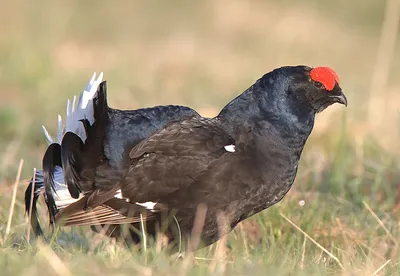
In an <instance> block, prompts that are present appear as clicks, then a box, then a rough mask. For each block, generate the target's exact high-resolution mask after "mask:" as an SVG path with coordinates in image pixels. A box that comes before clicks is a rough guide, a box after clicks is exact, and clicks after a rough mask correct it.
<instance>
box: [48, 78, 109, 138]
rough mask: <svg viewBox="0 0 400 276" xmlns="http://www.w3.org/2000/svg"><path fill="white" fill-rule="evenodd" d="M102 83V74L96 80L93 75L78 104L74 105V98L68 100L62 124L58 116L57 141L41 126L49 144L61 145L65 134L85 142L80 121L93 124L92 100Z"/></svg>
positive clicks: (83, 130) (84, 134)
mask: <svg viewBox="0 0 400 276" xmlns="http://www.w3.org/2000/svg"><path fill="white" fill-rule="evenodd" d="M102 81H103V73H100V74H99V76H98V77H97V78H96V73H94V74H93V76H92V78H91V79H90V81H89V83H88V84H87V85H86V89H85V90H84V91H83V92H82V93H81V94H80V95H79V100H78V103H76V96H74V97H73V99H72V104H71V100H70V99H68V101H67V107H66V115H67V116H66V119H65V122H64V124H65V125H64V124H63V121H62V118H61V116H60V115H58V131H57V141H55V140H54V139H53V137H52V136H51V135H50V134H49V133H48V131H47V130H46V128H45V127H44V126H42V128H43V132H44V135H45V137H46V140H47V142H48V143H49V144H51V143H55V142H57V143H59V144H61V141H62V138H63V136H64V134H65V133H66V132H73V133H75V134H76V135H78V136H79V137H80V138H81V139H82V141H85V140H86V133H85V129H84V127H83V125H82V122H81V121H80V120H84V119H87V120H89V123H90V124H93V123H94V114H93V98H95V97H96V92H97V88H98V86H99V85H100V83H101V82H102Z"/></svg>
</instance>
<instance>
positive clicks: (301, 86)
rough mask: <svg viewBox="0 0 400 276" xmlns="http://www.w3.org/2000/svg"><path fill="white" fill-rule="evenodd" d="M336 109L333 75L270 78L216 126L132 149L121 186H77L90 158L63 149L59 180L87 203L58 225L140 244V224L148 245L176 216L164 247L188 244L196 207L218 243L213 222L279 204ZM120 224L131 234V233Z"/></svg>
mask: <svg viewBox="0 0 400 276" xmlns="http://www.w3.org/2000/svg"><path fill="white" fill-rule="evenodd" d="M102 89H105V88H102V85H100V88H99V91H101V90H102ZM334 103H341V104H344V105H347V100H346V97H345V95H344V94H343V92H342V89H341V88H340V86H339V78H338V76H337V74H336V73H335V72H334V71H333V70H332V69H330V68H328V67H316V68H310V67H307V66H287V67H281V68H278V69H275V70H273V71H272V72H270V73H267V74H265V75H264V76H263V77H262V78H261V79H259V80H258V81H256V82H255V83H254V84H253V85H252V86H251V87H250V88H248V89H247V90H246V91H245V92H243V93H242V94H241V95H239V96H238V97H237V98H235V99H234V100H232V101H231V102H230V103H229V104H228V105H226V106H225V107H224V108H223V109H222V111H221V112H220V113H219V115H218V116H216V117H215V118H203V117H199V116H193V117H191V118H188V119H182V120H179V121H176V122H170V123H168V124H166V125H165V126H164V127H162V128H160V129H159V130H157V131H156V132H154V133H153V134H150V135H149V136H148V137H146V138H145V139H144V140H142V141H140V142H139V143H138V144H136V145H135V146H133V147H132V148H131V149H129V150H128V151H127V152H129V159H126V160H123V162H122V166H121V170H122V172H118V173H117V175H122V177H121V179H120V180H119V181H117V182H115V183H114V184H113V185H112V186H104V185H102V184H101V183H100V185H98V184H97V182H96V181H92V182H90V183H87V181H85V180H83V181H81V179H82V178H83V179H84V177H85V176H86V175H91V174H93V173H92V172H90V171H89V172H85V173H84V174H83V175H80V174H79V171H82V170H80V167H79V166H80V165H81V162H80V160H79V159H82V160H83V159H85V158H86V157H85V156H81V157H80V158H75V157H74V155H73V154H74V153H75V152H76V150H74V149H75V145H76V144H75V143H74V141H73V140H71V141H72V144H73V145H74V147H67V149H68V151H69V150H71V151H72V153H73V154H72V155H71V154H70V153H69V152H68V151H66V152H64V151H62V155H64V154H66V155H68V157H69V159H68V160H69V164H68V166H69V167H68V170H65V169H64V175H65V179H66V180H67V185H68V188H69V190H70V191H72V192H73V191H81V192H82V193H83V197H82V198H80V199H79V200H77V201H76V202H74V203H72V204H71V205H69V206H67V207H65V208H64V209H62V210H61V211H59V212H58V213H57V215H56V216H55V220H56V223H60V224H65V225H88V224H89V225H101V226H104V227H105V228H104V229H103V230H104V231H105V232H106V234H108V235H110V236H113V237H121V236H128V237H129V238H130V239H131V241H133V242H134V243H136V242H140V231H138V229H140V227H141V226H143V224H144V222H145V224H146V227H145V231H146V233H147V234H148V235H150V236H154V235H155V234H156V232H157V229H160V228H162V227H161V226H160V225H163V223H164V221H165V220H167V219H166V218H170V217H171V215H170V216H168V214H173V215H172V217H173V220H174V221H173V223H172V224H174V222H175V227H170V228H168V227H167V228H165V229H166V230H165V232H166V235H167V236H168V238H169V239H170V241H174V240H176V239H177V238H178V237H179V239H181V240H186V239H187V238H190V235H191V232H192V228H193V225H194V221H195V217H196V211H197V210H198V206H200V205H201V206H206V208H207V213H206V214H207V215H206V217H205V221H204V227H203V231H202V234H201V239H202V242H203V243H202V245H203V246H207V245H209V244H211V243H213V242H215V241H216V240H218V239H219V238H220V231H219V229H220V228H219V225H218V219H217V217H218V216H219V214H223V215H224V217H225V220H226V221H227V224H228V226H229V229H232V228H233V227H235V225H237V224H238V223H239V222H240V221H242V220H244V219H246V218H248V217H250V216H252V215H254V214H256V213H258V212H260V211H262V210H264V209H266V208H268V207H270V206H271V205H273V204H275V203H277V202H279V201H280V200H281V199H282V198H283V197H284V195H285V194H286V193H287V192H288V191H289V189H290V188H291V186H292V184H293V181H294V179H295V176H296V172H297V167H298V162H299V159H300V155H301V153H302V150H303V147H304V144H305V143H306V141H307V138H308V136H309V135H310V133H311V131H312V128H313V125H314V118H315V115H316V113H318V112H321V111H323V110H324V109H325V108H327V107H328V106H330V105H332V104H334ZM86 125H89V124H88V123H86ZM88 129H89V126H86V130H88ZM88 136H90V135H88ZM64 139H65V137H64ZM68 160H66V163H68ZM63 161H64V156H63ZM63 166H64V162H63ZM76 167H77V168H76ZM69 179H71V181H69ZM142 206H143V207H142ZM123 224H130V225H131V226H132V227H131V228H130V229H129V232H124V231H123V230H122V227H120V225H123ZM142 230H143V229H142ZM126 233H128V235H126ZM177 233H178V234H177Z"/></svg>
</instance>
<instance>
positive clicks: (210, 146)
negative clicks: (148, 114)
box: [121, 118, 234, 202]
mask: <svg viewBox="0 0 400 276" xmlns="http://www.w3.org/2000/svg"><path fill="white" fill-rule="evenodd" d="M231 144H234V139H233V138H232V137H231V136H230V135H229V134H228V132H227V131H226V130H225V129H224V127H223V126H222V125H221V124H220V123H219V121H218V120H216V119H205V118H192V119H189V120H185V121H182V122H180V123H172V124H170V125H169V126H167V127H166V128H164V129H162V130H160V131H158V132H156V133H155V134H153V135H151V136H150V137H148V138H147V139H145V140H144V141H142V142H141V143H139V144H138V145H137V146H135V147H134V148H133V149H132V150H131V152H130V154H129V156H130V157H131V158H132V164H131V166H130V168H129V170H128V172H127V175H126V176H125V178H124V179H123V181H122V182H121V190H122V195H123V197H125V198H129V199H130V201H131V202H145V201H153V202H166V201H167V198H168V196H169V195H171V194H172V193H174V192H175V191H177V190H179V189H186V188H187V187H189V186H190V185H192V184H193V183H194V182H195V181H196V179H197V178H198V177H199V176H200V175H202V174H203V173H205V172H206V171H207V169H208V167H209V165H210V164H211V163H212V162H214V161H215V160H218V159H219V158H221V157H222V156H224V155H225V154H227V153H228V154H231V153H230V152H228V151H227V150H226V149H225V146H227V145H231Z"/></svg>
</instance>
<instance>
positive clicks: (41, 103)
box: [0, 0, 400, 275]
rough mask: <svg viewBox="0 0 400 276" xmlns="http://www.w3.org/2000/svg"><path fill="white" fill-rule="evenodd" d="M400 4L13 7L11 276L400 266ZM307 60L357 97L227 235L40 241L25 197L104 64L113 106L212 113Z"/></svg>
mask: <svg viewBox="0 0 400 276" xmlns="http://www.w3.org/2000/svg"><path fill="white" fill-rule="evenodd" d="M398 2H399V1H398V0H388V1H373V0H363V1H361V0H355V1H351V2H349V1H345V0H337V1H328V0H324V1H322V0H321V1H317V0H311V1H293V0H285V1H251V2H250V1H247V2H245V1H234V2H232V1H229V2H228V1H223V0H218V1H211V0H209V1H202V2H196V3H195V2H183V1H175V0H174V1H168V2H162V1H150V2H149V1H146V2H132V1H120V2H118V3H117V2H101V1H84V2H81V1H48V0H43V1H40V2H32V3H23V2H22V1H15V2H12V3H11V2H7V4H6V3H3V4H4V5H3V6H4V7H6V8H4V9H2V10H1V11H0V29H1V31H2V34H3V35H2V36H0V88H1V89H0V96H1V102H0V129H1V132H0V148H1V149H4V150H2V151H0V192H1V195H2V196H1V197H0V271H2V273H1V274H2V275H48V274H49V275H87V274H89V275H92V274H95V275H132V274H138V275H176V274H181V275H206V274H225V275H234V274H239V275H400V253H399V241H400V215H399V214H400V212H399V211H400V190H399V188H400V158H399V156H400V142H399V141H400V120H399V118H400V117H399V114H400V112H399V107H398V106H399V103H400V98H399V93H398V90H399V88H400V80H399V78H397V76H398V75H399V72H400V55H399V53H400V51H399V49H400V44H399V43H397V45H395V46H394V48H393V47H392V45H393V43H392V41H397V40H398V39H397V38H396V33H397V26H396V22H397V21H396V18H398V8H397V6H395V5H394V4H395V3H398ZM387 5H394V6H389V8H387ZM392 17H393V18H394V20H393V19H392ZM383 22H386V23H387V25H385V24H383ZM382 33H383V42H381V34H382ZM295 64H307V65H311V66H317V65H324V66H330V67H332V68H334V69H335V71H336V72H337V73H338V74H339V76H340V79H341V86H342V88H343V91H344V92H345V94H346V96H347V97H348V101H349V106H348V107H347V108H344V107H343V106H335V107H332V108H329V110H327V111H326V112H323V113H322V114H318V116H317V121H316V125H315V128H314V131H313V133H312V135H311V137H310V139H309V141H308V142H307V145H306V148H305V150H304V152H303V155H302V160H301V165H300V168H299V172H298V175H297V179H296V182H295V183H294V186H293V189H292V190H291V191H290V192H289V194H288V195H287V196H286V197H285V198H284V199H283V200H282V201H281V202H280V203H278V204H276V205H275V206H273V207H271V208H269V209H268V210H266V211H263V212H261V213H260V214H258V215H255V216H254V217H252V218H250V219H248V220H246V221H245V222H244V223H242V224H240V225H239V226H238V227H237V228H236V229H235V230H234V231H233V232H232V233H230V234H229V235H228V236H227V238H226V239H224V240H222V241H221V242H219V243H217V244H214V245H213V246H210V247H208V248H205V249H203V250H200V251H198V252H196V253H195V254H194V255H193V256H191V255H186V256H183V257H181V258H178V257H177V256H176V255H174V256H168V255H166V254H165V253H164V251H163V250H162V249H160V244H159V243H152V241H149V244H148V246H147V250H146V251H145V252H139V251H138V250H137V249H135V248H130V249H127V248H125V247H124V246H122V245H120V244H116V243H114V242H113V241H110V240H108V239H106V238H103V237H101V236H98V235H94V234H92V233H91V231H88V229H82V228H74V229H67V230H64V231H59V232H58V233H57V235H56V236H54V237H53V239H52V240H51V241H47V242H43V241H37V240H36V239H34V237H32V235H30V237H29V240H28V235H27V232H28V231H27V230H28V225H27V218H26V216H25V214H24V210H23V193H24V190H25V188H26V185H27V179H29V178H30V175H31V174H32V170H33V168H34V167H38V168H40V162H41V157H42V154H43V152H44V150H45V147H46V143H45V140H44V136H43V134H42V133H41V127H40V126H41V124H44V125H46V126H47V127H48V129H49V130H50V131H52V132H53V133H54V131H55V129H56V116H57V114H58V113H60V114H61V115H64V113H65V111H64V110H65V104H66V99H67V98H68V97H71V96H72V95H75V94H77V93H79V92H80V91H82V89H83V87H84V86H85V83H86V81H87V80H88V79H89V78H90V76H91V75H92V73H93V71H97V72H99V71H104V73H105V79H106V80H107V82H108V83H107V84H108V89H109V92H108V98H109V103H110V105H111V106H112V107H116V108H121V109H127V108H129V109H134V108H139V107H145V106H153V105H158V104H170V103H173V104H184V105H189V106H191V107H193V108H195V109H196V110H199V112H200V113H201V114H203V115H205V116H212V115H215V114H216V113H217V112H218V110H219V109H221V108H222V107H223V106H224V105H225V104H226V103H227V102H228V101H230V100H231V99H232V98H233V97H235V96H236V95H238V94H239V93H241V92H242V91H244V90H245V89H246V88H247V87H248V86H250V85H251V84H252V83H253V82H254V81H255V80H256V79H257V78H259V77H261V76H262V74H264V73H266V72H268V71H270V70H271V69H273V68H275V67H278V66H282V65H295ZM21 159H23V160H24V164H23V166H22V174H21V177H20V179H19V181H18V188H17V193H16V200H15V202H14V201H13V200H12V198H13V189H14V187H15V186H14V182H15V178H16V177H17V170H18V167H19V164H20V160H21ZM10 206H12V207H10ZM12 208H13V212H12V213H11V214H10V210H11V209H12ZM8 225H9V226H10V228H9V229H8V227H7V226H8Z"/></svg>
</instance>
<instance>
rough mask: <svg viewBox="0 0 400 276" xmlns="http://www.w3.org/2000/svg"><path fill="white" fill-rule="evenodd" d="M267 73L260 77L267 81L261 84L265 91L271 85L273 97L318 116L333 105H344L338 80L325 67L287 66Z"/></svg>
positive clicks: (344, 98) (345, 103) (344, 99)
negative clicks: (264, 86)
mask: <svg viewBox="0 0 400 276" xmlns="http://www.w3.org/2000/svg"><path fill="white" fill-rule="evenodd" d="M271 73H272V74H271V75H270V74H266V75H265V76H264V77H263V79H264V78H265V79H264V82H267V83H264V85H267V87H269V88H271V85H272V86H275V89H274V91H278V92H277V94H275V95H274V96H278V97H282V98H287V99H289V100H290V101H291V102H292V103H293V104H294V106H296V107H299V108H301V107H304V108H307V109H311V110H312V111H314V112H315V113H318V112H321V111H323V110H324V109H325V108H327V107H328V106H330V105H332V104H334V103H341V104H344V105H345V106H347V99H346V96H345V95H344V94H343V92H342V89H341V88H340V86H339V84H340V80H339V77H338V75H337V74H336V72H335V71H333V70H332V69H331V68H329V67H322V66H321V67H315V68H311V67H308V66H287V67H281V68H278V69H276V70H274V71H272V72H271ZM267 90H270V89H267ZM268 92H270V91H268ZM280 93H284V95H282V94H280Z"/></svg>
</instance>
